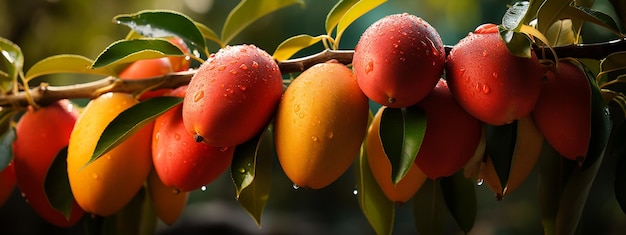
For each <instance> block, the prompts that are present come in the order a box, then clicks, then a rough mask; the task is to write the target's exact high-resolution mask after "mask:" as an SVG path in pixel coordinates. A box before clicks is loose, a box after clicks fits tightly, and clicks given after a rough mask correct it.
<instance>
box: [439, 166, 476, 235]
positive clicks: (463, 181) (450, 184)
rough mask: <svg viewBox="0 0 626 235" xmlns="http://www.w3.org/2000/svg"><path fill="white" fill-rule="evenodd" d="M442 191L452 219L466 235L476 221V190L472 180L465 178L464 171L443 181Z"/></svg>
mask: <svg viewBox="0 0 626 235" xmlns="http://www.w3.org/2000/svg"><path fill="white" fill-rule="evenodd" d="M440 182H441V191H442V193H443V198H444V200H445V202H446V205H447V206H448V210H449V211H450V214H452V217H453V218H454V220H455V221H456V223H457V224H458V225H459V227H460V228H461V230H463V232H465V234H467V233H469V232H470V230H472V227H474V222H475V221H476V213H477V205H476V190H475V189H474V185H475V184H474V182H473V181H472V179H468V178H465V176H464V175H463V171H459V172H457V173H456V174H454V175H452V176H449V177H444V178H442V179H441V181H440Z"/></svg>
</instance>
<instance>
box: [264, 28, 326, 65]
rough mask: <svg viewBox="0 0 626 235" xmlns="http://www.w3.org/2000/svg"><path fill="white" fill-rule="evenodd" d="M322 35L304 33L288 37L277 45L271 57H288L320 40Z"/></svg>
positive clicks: (283, 58) (279, 58)
mask: <svg viewBox="0 0 626 235" xmlns="http://www.w3.org/2000/svg"><path fill="white" fill-rule="evenodd" d="M324 37H325V36H317V37H313V36H310V35H306V34H301V35H296V36H293V37H290V38H288V39H287V40H285V41H283V42H282V43H280V45H278V47H277V48H276V51H274V55H272V57H274V59H276V60H278V61H281V60H286V59H289V58H290V57H291V56H293V55H294V54H296V53H297V52H298V51H300V50H302V49H304V48H307V47H309V46H311V45H313V44H315V43H317V42H319V41H321V40H322V39H323V38H324Z"/></svg>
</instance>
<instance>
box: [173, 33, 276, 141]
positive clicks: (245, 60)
mask: <svg viewBox="0 0 626 235" xmlns="http://www.w3.org/2000/svg"><path fill="white" fill-rule="evenodd" d="M282 91H283V80H282V74H281V73H280V70H279V68H278V65H277V64H276V61H274V59H272V57H271V56H270V55H269V54H267V52H265V51H263V50H261V49H259V48H257V47H256V46H254V45H237V46H228V47H226V48H222V49H220V50H219V51H218V52H217V53H215V54H212V55H211V56H210V57H209V58H208V59H207V60H206V61H205V62H204V63H203V64H202V65H201V66H200V68H199V69H198V72H197V73H196V74H195V75H194V76H193V77H192V79H191V81H190V82H189V88H188V89H187V94H186V95H185V100H184V101H183V122H184V124H185V127H186V128H187V131H189V132H190V133H192V135H193V136H195V137H196V138H195V139H196V140H197V141H203V142H204V143H206V144H208V145H211V146H216V147H229V146H236V145H239V144H242V143H244V142H245V141H247V140H249V139H251V138H252V137H254V136H255V135H257V134H258V133H259V132H261V130H263V128H265V127H266V126H267V124H268V123H269V122H270V120H271V118H272V116H273V114H274V111H275V110H276V106H277V105H278V101H279V99H280V96H281V94H282Z"/></svg>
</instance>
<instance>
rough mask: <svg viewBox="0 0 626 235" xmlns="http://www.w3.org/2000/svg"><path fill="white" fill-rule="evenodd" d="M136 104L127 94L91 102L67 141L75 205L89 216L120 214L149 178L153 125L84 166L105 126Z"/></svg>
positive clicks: (117, 94) (70, 178)
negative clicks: (76, 203)
mask: <svg viewBox="0 0 626 235" xmlns="http://www.w3.org/2000/svg"><path fill="white" fill-rule="evenodd" d="M137 103H138V101H137V100H136V99H135V98H134V97H133V96H132V95H130V94H126V93H117V92H109V93H105V94H103V95H101V96H99V97H98V98H96V99H93V100H91V101H90V102H89V103H88V104H87V106H86V107H85V109H84V110H83V112H82V113H81V115H80V116H79V118H78V120H77V121H76V124H75V126H74V129H73V130H72V133H71V135H70V139H69V140H70V141H69V147H68V156H67V174H68V178H69V181H70V187H71V188H72V194H74V198H75V199H76V202H78V204H79V205H80V207H81V208H83V209H84V210H85V211H86V212H88V213H91V214H95V215H100V216H109V215H112V214H114V213H115V212H117V211H119V210H121V209H122V208H123V207H124V206H125V205H126V204H128V202H130V201H131V200H132V198H133V197H134V196H135V194H137V192H138V191H139V189H141V187H143V184H144V182H145V181H146V180H147V178H148V174H149V173H150V170H151V169H152V158H151V154H150V141H151V139H152V128H153V125H147V126H144V127H142V128H141V129H140V130H138V131H137V132H135V133H134V134H133V135H132V136H130V137H129V138H128V139H126V140H125V141H124V142H122V143H121V144H120V145H118V146H117V147H115V148H114V149H112V150H111V151H109V152H108V153H107V154H105V155H103V156H102V157H100V158H99V159H97V160H95V161H94V162H92V163H90V164H89V165H87V166H85V164H86V163H87V162H88V161H89V159H90V158H91V155H92V153H93V151H94V149H95V147H96V143H97V142H98V139H99V137H100V135H101V134H102V132H103V131H104V129H105V128H106V126H107V125H108V123H109V122H111V121H112V120H113V119H114V118H115V117H116V116H117V115H118V114H119V113H121V112H122V111H124V110H126V109H127V108H130V107H131V106H133V105H135V104H137Z"/></svg>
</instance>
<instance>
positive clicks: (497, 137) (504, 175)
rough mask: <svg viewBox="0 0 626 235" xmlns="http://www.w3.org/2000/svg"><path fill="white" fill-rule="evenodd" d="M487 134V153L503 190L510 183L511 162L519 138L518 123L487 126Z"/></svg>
mask: <svg viewBox="0 0 626 235" xmlns="http://www.w3.org/2000/svg"><path fill="white" fill-rule="evenodd" d="M485 126H486V132H487V146H486V148H485V153H486V154H487V155H489V156H490V157H491V161H492V162H493V167H494V168H495V170H496V173H497V174H498V178H499V179H500V184H501V186H502V188H505V187H506V183H507V182H508V181H509V172H510V170H511V161H512V159H513V151H514V150H515V140H516V138H517V121H515V122H513V123H511V124H505V125H501V126H494V125H489V124H485Z"/></svg>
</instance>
